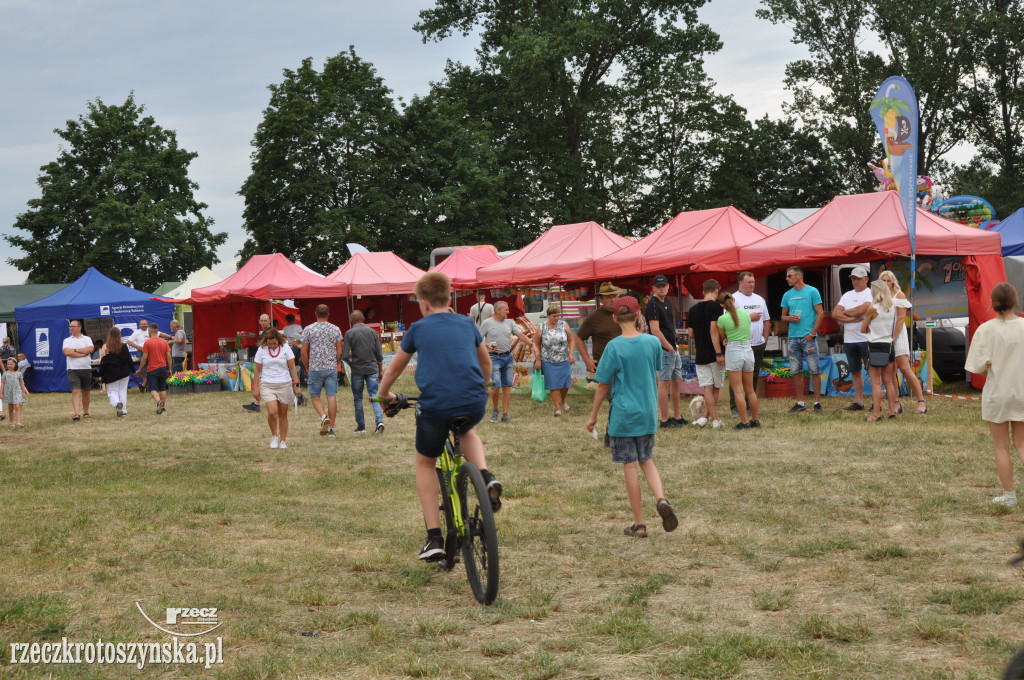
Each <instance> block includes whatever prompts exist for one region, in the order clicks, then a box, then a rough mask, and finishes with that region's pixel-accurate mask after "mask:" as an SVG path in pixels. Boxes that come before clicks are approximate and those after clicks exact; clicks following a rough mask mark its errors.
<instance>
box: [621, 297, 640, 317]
mask: <svg viewBox="0 0 1024 680" xmlns="http://www.w3.org/2000/svg"><path fill="white" fill-rule="evenodd" d="M623 307H625V308H626V313H627V314H636V313H637V312H639V311H640V303H639V302H637V299H636V298H635V297H633V296H632V295H620V296H619V299H618V300H616V301H615V311H616V312H620V313H621V312H622V308H623Z"/></svg>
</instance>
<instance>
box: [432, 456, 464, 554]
mask: <svg viewBox="0 0 1024 680" xmlns="http://www.w3.org/2000/svg"><path fill="white" fill-rule="evenodd" d="M445 446H446V447H447V446H449V444H445ZM436 472H437V483H438V486H439V487H440V489H441V514H442V515H443V518H444V525H443V530H444V557H443V558H442V559H440V560H438V562H437V566H438V568H439V569H441V571H451V570H452V569H454V568H455V563H456V562H457V561H458V559H457V557H458V554H459V533H458V532H457V531H456V530H455V515H454V514H453V511H452V501H451V498H449V497H448V493H447V491H446V490H445V484H444V473H443V472H441V471H440V470H436Z"/></svg>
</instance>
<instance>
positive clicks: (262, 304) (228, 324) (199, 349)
mask: <svg viewBox="0 0 1024 680" xmlns="http://www.w3.org/2000/svg"><path fill="white" fill-rule="evenodd" d="M347 294H348V288H347V286H346V285H345V284H344V283H342V282H338V281H327V280H326V279H324V278H323V277H321V276H320V275H318V274H315V273H313V272H310V271H308V270H306V269H303V268H302V267H299V266H298V265H296V264H295V263H294V262H292V261H291V260H289V259H288V258H287V257H285V256H284V255H282V254H280V253H272V254H269V255H253V256H252V258H250V259H249V261H248V262H246V263H245V264H244V265H242V267H241V268H239V270H238V271H236V272H235V273H234V274H232V275H231V276H229V277H228V278H226V279H224V280H223V281H220V282H219V283H215V284H213V285H212V286H205V287H203V288H196V289H193V291H192V297H190V298H188V299H185V300H172V302H177V303H178V304H186V305H192V314H193V317H192V318H193V325H194V333H193V347H194V349H193V356H195V357H196V362H197V363H198V362H203V361H205V360H206V355H207V354H211V353H213V352H217V351H219V349H220V346H219V345H218V343H217V339H218V338H222V337H234V336H235V334H236V333H238V332H239V331H249V332H255V331H256V330H257V329H258V326H259V316H260V314H271V316H272V318H277V319H279V320H281V321H282V324H281V325H282V326H283V325H284V323H283V319H284V315H285V314H287V313H288V311H289V310H288V308H286V307H284V306H282V305H274V304H272V303H271V302H270V301H271V300H284V299H293V300H295V301H296V304H299V302H300V301H311V304H312V305H316V304H319V303H320V302H328V303H329V302H330V301H332V300H333V301H339V300H340V299H342V298H344V297H345V296H346V295H347ZM296 316H299V314H296ZM309 316H311V315H307V317H309Z"/></svg>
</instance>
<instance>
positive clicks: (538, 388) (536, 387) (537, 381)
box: [533, 369, 548, 404]
mask: <svg viewBox="0 0 1024 680" xmlns="http://www.w3.org/2000/svg"><path fill="white" fill-rule="evenodd" d="M547 396H548V392H547V390H545V389H544V372H543V371H541V370H539V369H536V370H534V371H533V400H534V401H535V402H537V403H538V404H539V403H541V402H543V401H544V400H545V399H547Z"/></svg>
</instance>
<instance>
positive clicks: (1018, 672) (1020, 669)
mask: <svg viewBox="0 0 1024 680" xmlns="http://www.w3.org/2000/svg"><path fill="white" fill-rule="evenodd" d="M1003 680H1024V647H1021V648H1020V649H1018V650H1017V653H1016V654H1014V655H1013V658H1012V659H1010V663H1008V664H1006V671H1005V672H1004V673H1003Z"/></svg>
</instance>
